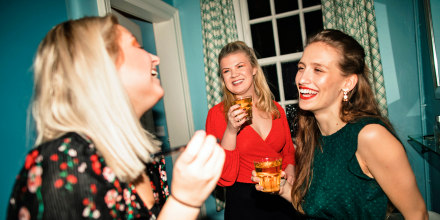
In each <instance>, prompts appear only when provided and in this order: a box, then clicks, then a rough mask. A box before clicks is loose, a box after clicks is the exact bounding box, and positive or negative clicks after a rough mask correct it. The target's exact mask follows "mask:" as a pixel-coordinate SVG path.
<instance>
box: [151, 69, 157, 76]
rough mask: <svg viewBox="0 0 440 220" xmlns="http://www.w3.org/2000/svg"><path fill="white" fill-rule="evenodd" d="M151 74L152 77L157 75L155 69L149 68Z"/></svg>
mask: <svg viewBox="0 0 440 220" xmlns="http://www.w3.org/2000/svg"><path fill="white" fill-rule="evenodd" d="M151 75H152V76H153V77H157V71H156V70H155V69H152V70H151Z"/></svg>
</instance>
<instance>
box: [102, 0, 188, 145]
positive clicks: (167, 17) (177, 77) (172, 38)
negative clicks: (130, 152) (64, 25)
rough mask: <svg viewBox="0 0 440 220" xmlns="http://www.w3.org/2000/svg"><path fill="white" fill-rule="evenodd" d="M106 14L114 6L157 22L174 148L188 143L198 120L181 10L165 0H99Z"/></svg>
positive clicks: (155, 25)
mask: <svg viewBox="0 0 440 220" xmlns="http://www.w3.org/2000/svg"><path fill="white" fill-rule="evenodd" d="M96 2H97V6H98V13H99V15H100V16H104V15H106V14H108V13H109V12H111V7H113V8H116V9H118V10H121V11H123V12H126V13H129V14H131V15H134V16H136V17H138V18H141V19H144V20H146V21H149V22H151V23H152V24H153V30H154V39H155V41H156V50H157V55H158V56H159V57H160V58H161V59H160V64H159V71H160V80H161V84H162V87H163V88H164V90H165V95H164V98H163V101H164V106H165V115H166V121H167V128H168V137H169V144H170V147H171V148H173V147H175V146H180V145H184V144H187V143H188V141H189V140H190V138H191V136H192V135H193V134H194V120H193V115H192V108H191V98H190V92H189V84H188V78H187V72H186V65H185V56H184V50H183V42H182V33H181V29H180V19H179V11H178V10H177V9H176V8H174V7H172V6H170V5H168V4H167V3H165V2H163V1H161V0H96Z"/></svg>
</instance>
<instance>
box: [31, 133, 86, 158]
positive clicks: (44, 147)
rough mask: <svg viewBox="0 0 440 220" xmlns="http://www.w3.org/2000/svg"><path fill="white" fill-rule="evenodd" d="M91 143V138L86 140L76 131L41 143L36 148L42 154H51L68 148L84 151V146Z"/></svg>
mask: <svg viewBox="0 0 440 220" xmlns="http://www.w3.org/2000/svg"><path fill="white" fill-rule="evenodd" d="M90 144H91V140H86V139H85V138H83V137H82V136H81V135H79V134H77V133H75V132H69V133H66V134H64V135H62V136H60V137H58V138H55V139H53V140H50V141H47V142H45V143H42V144H40V145H39V146H37V147H36V149H34V150H37V151H38V152H39V153H40V154H41V155H50V154H53V153H56V152H60V151H64V150H65V149H66V148H69V149H73V150H75V151H78V150H81V151H82V150H83V148H84V147H88V146H89V145H90Z"/></svg>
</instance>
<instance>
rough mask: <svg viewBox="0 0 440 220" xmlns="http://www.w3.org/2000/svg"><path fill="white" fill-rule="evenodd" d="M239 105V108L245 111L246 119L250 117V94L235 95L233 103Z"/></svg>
mask: <svg viewBox="0 0 440 220" xmlns="http://www.w3.org/2000/svg"><path fill="white" fill-rule="evenodd" d="M237 104H239V105H240V108H241V109H243V110H244V111H246V114H247V116H246V120H250V119H252V96H243V97H237V98H236V99H235V101H234V105H237Z"/></svg>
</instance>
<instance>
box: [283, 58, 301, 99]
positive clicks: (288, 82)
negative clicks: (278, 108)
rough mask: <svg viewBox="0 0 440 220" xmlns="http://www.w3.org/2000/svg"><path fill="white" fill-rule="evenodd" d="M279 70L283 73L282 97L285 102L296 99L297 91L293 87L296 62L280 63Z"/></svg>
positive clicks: (296, 69)
mask: <svg viewBox="0 0 440 220" xmlns="http://www.w3.org/2000/svg"><path fill="white" fill-rule="evenodd" d="M281 70H282V72H283V86H284V97H285V98H286V100H294V99H298V90H297V89H296V85H295V76H296V72H298V61H292V62H286V63H281Z"/></svg>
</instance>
